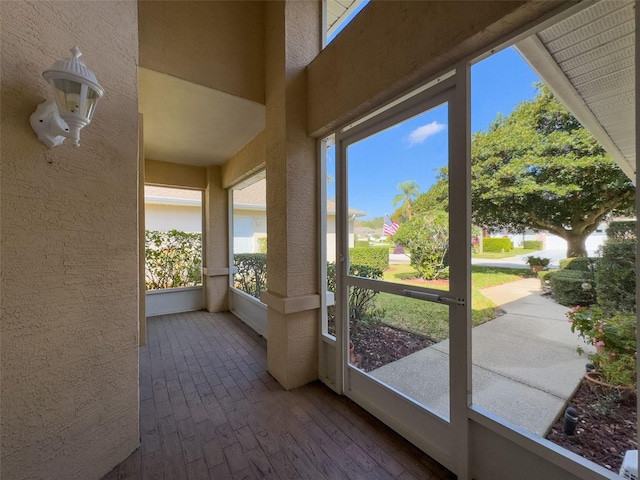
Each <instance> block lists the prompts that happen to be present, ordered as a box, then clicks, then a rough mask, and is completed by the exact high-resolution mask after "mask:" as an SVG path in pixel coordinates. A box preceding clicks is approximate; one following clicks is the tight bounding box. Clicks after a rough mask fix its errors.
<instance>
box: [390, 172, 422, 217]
mask: <svg viewBox="0 0 640 480" xmlns="http://www.w3.org/2000/svg"><path fill="white" fill-rule="evenodd" d="M398 189H399V190H400V191H402V193H399V194H398V195H396V196H395V197H393V205H394V206H396V205H398V204H400V210H401V213H402V216H403V218H404V220H406V221H409V220H411V213H412V210H413V202H414V200H415V199H416V198H417V197H418V194H419V193H420V187H419V186H418V183H417V182H416V181H415V180H405V181H404V182H402V183H399V184H398Z"/></svg>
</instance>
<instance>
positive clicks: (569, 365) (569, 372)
mask: <svg viewBox="0 0 640 480" xmlns="http://www.w3.org/2000/svg"><path fill="white" fill-rule="evenodd" d="M482 293H483V295H485V296H487V297H489V298H490V299H491V300H492V301H493V302H494V303H495V304H496V305H499V306H500V308H501V309H502V310H504V311H505V314H504V315H502V316H500V317H498V318H496V319H494V320H492V321H490V322H488V323H485V324H483V325H480V326H478V327H475V328H474V329H473V336H472V348H473V353H472V359H473V370H472V373H473V402H474V404H476V405H479V406H480V407H482V408H484V409H486V410H488V411H490V412H492V413H494V414H497V415H499V416H501V417H502V418H504V419H506V420H508V421H509V422H511V423H513V424H515V425H518V426H520V427H523V428H525V429H527V430H530V431H532V432H534V433H536V434H538V435H541V436H542V435H544V434H545V433H546V431H547V429H548V428H549V427H550V426H551V425H552V424H553V422H554V420H555V419H556V418H557V416H558V415H559V414H560V413H561V412H562V410H563V409H564V406H565V403H566V401H567V400H568V399H569V398H570V397H571V396H572V395H573V392H574V391H575V389H576V388H577V386H578V384H579V383H580V379H581V378H582V374H583V372H584V365H585V363H586V362H587V360H586V357H581V356H580V355H578V354H577V353H576V347H577V346H578V345H582V346H583V347H585V345H584V344H583V343H582V342H580V341H579V340H578V337H577V335H574V334H572V333H571V330H570V328H569V323H568V322H567V318H566V316H565V312H566V311H567V310H568V308H567V307H564V306H562V305H558V304H557V303H555V302H554V301H553V300H550V299H548V298H546V297H543V296H541V295H540V284H539V281H538V279H535V278H532V279H525V280H520V281H517V282H512V283H508V284H504V285H500V286H496V287H490V288H486V289H484V290H482ZM448 360H449V341H448V340H445V341H443V342H440V343H438V344H436V345H433V346H431V347H429V348H425V349H424V350H421V351H419V352H416V353H414V354H412V355H409V356H407V357H405V358H403V359H401V360H398V361H396V362H393V363H391V364H388V365H385V366H384V367H381V368H379V369H377V370H374V371H373V372H371V375H372V376H374V377H376V378H378V379H380V380H381V381H383V382H385V383H387V384H389V385H391V386H392V387H394V388H396V389H397V390H399V391H401V392H402V393H404V394H406V395H408V396H410V397H412V398H414V399H415V400H417V401H418V402H420V403H422V404H424V405H426V406H427V407H428V408H430V409H432V410H435V411H436V412H437V413H439V414H441V415H444V416H446V417H448V416H449V396H448V388H449V372H448V371H449V368H448V366H449V361H448Z"/></svg>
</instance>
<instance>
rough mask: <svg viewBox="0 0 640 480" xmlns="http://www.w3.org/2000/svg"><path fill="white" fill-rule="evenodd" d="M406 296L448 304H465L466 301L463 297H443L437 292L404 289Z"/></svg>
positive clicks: (403, 292)
mask: <svg viewBox="0 0 640 480" xmlns="http://www.w3.org/2000/svg"><path fill="white" fill-rule="evenodd" d="M402 294H403V295H404V296H405V297H411V298H416V299H418V300H425V301H427V302H434V303H446V304H447V305H464V304H465V301H464V299H462V298H452V297H443V296H442V295H438V294H437V293H427V292H420V291H418V290H409V289H405V290H403V291H402Z"/></svg>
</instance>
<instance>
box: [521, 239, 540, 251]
mask: <svg viewBox="0 0 640 480" xmlns="http://www.w3.org/2000/svg"><path fill="white" fill-rule="evenodd" d="M522 246H523V247H524V248H526V249H527V250H542V240H525V241H524V244H523V245H522Z"/></svg>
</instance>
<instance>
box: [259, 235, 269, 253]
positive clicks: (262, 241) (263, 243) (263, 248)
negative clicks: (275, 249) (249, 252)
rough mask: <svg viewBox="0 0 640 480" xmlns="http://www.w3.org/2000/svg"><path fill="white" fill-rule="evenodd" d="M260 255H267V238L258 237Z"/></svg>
mask: <svg viewBox="0 0 640 480" xmlns="http://www.w3.org/2000/svg"><path fill="white" fill-rule="evenodd" d="M258 253H267V237H258Z"/></svg>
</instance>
